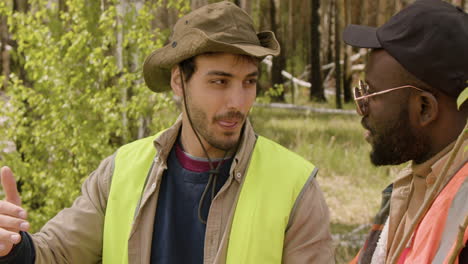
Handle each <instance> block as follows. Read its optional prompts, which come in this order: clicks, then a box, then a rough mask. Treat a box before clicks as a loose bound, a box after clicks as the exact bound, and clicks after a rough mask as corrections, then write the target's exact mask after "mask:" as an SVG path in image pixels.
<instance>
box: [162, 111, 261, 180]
mask: <svg viewBox="0 0 468 264" xmlns="http://www.w3.org/2000/svg"><path fill="white" fill-rule="evenodd" d="M181 127H182V115H179V117H178V118H177V120H176V121H175V123H174V124H173V125H172V126H171V127H169V128H168V129H166V130H164V131H163V132H162V133H161V135H159V136H158V137H157V138H156V139H155V140H154V142H153V144H154V147H155V148H156V150H157V152H158V157H159V161H160V162H162V164H164V166H166V161H167V157H168V156H169V153H170V152H171V149H172V147H173V146H174V144H175V142H176V140H177V137H178V135H179V132H180V129H181ZM256 140H257V137H256V134H255V132H254V130H253V127H252V124H251V123H250V120H249V119H247V120H246V121H245V124H244V127H243V131H242V134H241V137H240V143H239V146H238V147H237V151H236V154H235V155H234V159H233V161H232V165H231V170H230V175H233V176H234V179H235V180H236V181H238V182H241V180H242V178H243V177H244V175H245V172H246V168H247V166H248V163H249V161H250V156H251V154H252V151H253V148H254V146H255V142H256Z"/></svg>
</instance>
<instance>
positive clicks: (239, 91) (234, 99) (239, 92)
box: [227, 82, 247, 109]
mask: <svg viewBox="0 0 468 264" xmlns="http://www.w3.org/2000/svg"><path fill="white" fill-rule="evenodd" d="M229 90H230V92H229V93H228V94H227V106H228V108H230V109H242V108H243V106H244V104H245V102H246V96H247V92H246V91H245V89H244V87H243V84H242V82H236V83H233V84H232V86H231V89H229Z"/></svg>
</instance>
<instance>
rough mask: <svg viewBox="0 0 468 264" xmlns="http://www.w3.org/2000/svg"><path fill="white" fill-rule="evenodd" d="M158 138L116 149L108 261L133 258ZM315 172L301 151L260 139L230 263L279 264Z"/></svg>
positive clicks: (234, 228)
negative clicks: (293, 216) (130, 246)
mask: <svg viewBox="0 0 468 264" xmlns="http://www.w3.org/2000/svg"><path fill="white" fill-rule="evenodd" d="M156 137H157V136H153V137H149V138H146V139H142V140H138V141H135V142H133V143H130V144H128V145H125V146H123V147H122V148H120V149H119V150H118V151H117V155H116V158H115V169H114V174H113V176H112V183H111V189H110V193H109V199H108V204H107V208H106V217H105V222H104V242H103V244H104V245H103V263H104V264H127V263H128V261H129V260H128V242H129V239H130V237H131V234H130V232H131V230H132V223H133V220H134V217H135V214H136V211H138V209H137V204H138V201H139V199H140V197H141V193H142V190H143V188H144V185H145V179H146V177H147V174H148V173H149V170H150V168H151V164H152V162H153V159H154V157H155V155H156V150H155V148H154V146H153V144H152V141H153V140H154V139H155V138H156ZM313 171H314V172H315V167H314V165H312V164H311V163H309V162H308V161H306V160H305V159H303V158H302V157H300V156H298V155H297V154H294V153H293V152H291V151H289V150H287V149H286V148H284V147H282V146H280V145H279V144H276V143H274V142H273V141H270V140H268V139H266V138H263V137H258V138H257V141H256V144H255V147H254V150H253V153H252V158H251V160H250V163H249V167H248V169H247V172H246V173H247V174H246V175H245V178H244V182H243V185H242V189H241V193H240V197H239V200H238V203H237V205H236V210H235V213H234V219H233V224H232V226H231V232H230V239H229V242H228V243H229V244H228V250H227V259H226V262H227V263H236V264H237V263H243V264H250V263H252V264H256V263H281V260H282V253H283V240H284V233H285V230H286V227H287V224H288V220H289V215H290V213H291V210H292V208H293V206H294V204H295V202H296V199H297V197H298V196H299V194H300V192H301V191H302V189H303V187H304V184H305V183H306V182H307V179H308V178H309V177H310V176H311V173H312V172H313ZM148 242H149V243H150V241H148ZM265 260H267V261H266V262H265Z"/></svg>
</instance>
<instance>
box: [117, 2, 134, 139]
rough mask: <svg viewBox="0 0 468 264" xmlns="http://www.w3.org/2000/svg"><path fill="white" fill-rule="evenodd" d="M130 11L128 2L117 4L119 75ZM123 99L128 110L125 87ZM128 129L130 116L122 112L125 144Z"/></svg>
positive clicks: (121, 69) (121, 70) (122, 62)
mask: <svg viewBox="0 0 468 264" xmlns="http://www.w3.org/2000/svg"><path fill="white" fill-rule="evenodd" d="M127 9H128V2H127V0H121V1H119V3H118V4H117V16H116V28H117V30H116V40H117V42H116V47H115V59H116V60H117V63H116V64H117V69H118V72H119V74H120V73H122V72H123V68H124V47H123V43H124V21H123V19H124V17H125V14H126V10H127ZM120 93H121V95H120V96H121V97H120V101H121V103H122V106H123V108H126V106H127V102H128V89H127V88H126V87H123V88H122V90H121V91H120ZM127 127H128V116H127V112H126V111H122V128H123V129H122V131H123V132H122V140H123V142H128V140H129V139H130V135H129V133H128V132H129V130H128V129H127Z"/></svg>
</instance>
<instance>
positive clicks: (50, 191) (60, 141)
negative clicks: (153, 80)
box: [0, 0, 182, 230]
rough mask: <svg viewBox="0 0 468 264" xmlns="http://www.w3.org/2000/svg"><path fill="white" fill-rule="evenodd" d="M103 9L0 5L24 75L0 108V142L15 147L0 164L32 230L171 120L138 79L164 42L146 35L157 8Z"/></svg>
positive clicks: (77, 3)
mask: <svg viewBox="0 0 468 264" xmlns="http://www.w3.org/2000/svg"><path fill="white" fill-rule="evenodd" d="M169 2H171V1H169ZM173 2H174V3H178V4H177V5H175V6H176V7H178V6H179V5H182V4H181V3H182V1H173ZM102 3H104V2H101V1H94V0H67V1H66V7H67V8H66V9H65V10H59V8H58V7H57V6H56V5H54V4H51V3H50V1H47V0H36V1H31V2H30V4H31V8H30V10H31V11H29V12H27V13H19V12H12V10H11V7H8V6H7V5H5V2H3V1H1V3H0V14H1V15H4V16H7V18H8V25H9V27H10V32H11V33H12V35H13V37H14V40H15V41H16V42H17V43H18V47H17V49H16V50H14V51H13V52H14V53H13V54H12V56H15V57H17V58H22V62H23V67H24V69H25V72H27V76H26V78H22V77H20V76H16V75H15V74H11V76H10V83H9V84H8V87H7V90H6V92H7V93H6V95H7V97H8V101H7V102H3V101H2V102H1V104H2V105H0V109H1V110H0V116H6V117H8V120H7V122H6V124H4V127H3V128H2V129H0V131H1V132H0V141H1V140H4V139H8V140H11V141H13V142H14V143H15V145H16V151H14V152H12V153H8V154H6V153H5V154H2V159H3V162H2V163H3V164H5V165H9V166H10V167H11V168H12V169H13V171H14V172H15V175H16V177H17V179H19V184H20V189H21V195H22V199H23V205H24V207H25V208H26V209H27V210H28V212H29V219H30V221H31V223H32V227H33V230H37V229H38V228H39V227H40V226H42V224H43V223H44V222H45V221H47V220H48V219H49V218H50V217H52V216H53V215H55V214H56V212H57V211H58V210H60V209H62V208H63V207H66V206H70V205H71V202H72V201H73V200H74V199H75V197H76V196H77V195H78V194H79V191H80V188H79V186H80V185H81V183H82V182H83V180H84V178H85V177H86V176H87V175H88V174H89V173H90V172H91V171H92V170H93V169H95V168H96V167H97V166H98V164H99V162H100V160H102V159H103V158H104V157H105V156H108V155H110V154H112V153H113V152H114V151H115V150H116V149H117V148H118V147H119V146H120V145H122V144H124V143H126V142H129V141H132V140H134V139H136V138H138V137H141V136H147V135H149V134H151V133H155V132H157V131H159V130H160V129H162V128H163V127H167V126H168V125H170V122H172V120H173V117H174V116H175V113H174V112H175V111H174V110H175V108H174V105H173V103H172V100H170V95H167V94H155V93H152V92H151V91H149V89H147V88H146V87H145V84H144V82H143V80H142V72H141V65H142V63H143V60H144V58H145V56H146V55H148V54H149V53H150V52H151V51H152V50H154V49H156V48H158V47H161V46H162V45H163V43H164V41H165V40H166V39H167V36H166V35H165V34H162V33H161V32H160V31H159V30H157V29H156V30H154V29H152V27H151V24H152V23H151V21H152V20H153V19H155V17H154V11H155V9H156V8H158V7H160V6H161V3H156V4H154V3H152V2H151V1H148V2H145V3H144V4H143V5H142V6H138V5H137V4H135V3H131V4H130V3H129V4H127V6H124V7H123V8H120V7H122V6H119V3H120V1H110V2H107V3H106V5H108V6H102ZM171 3H172V2H171ZM118 36H120V37H121V38H120V40H119V38H118ZM2 79H3V77H2ZM0 149H3V147H0Z"/></svg>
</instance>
